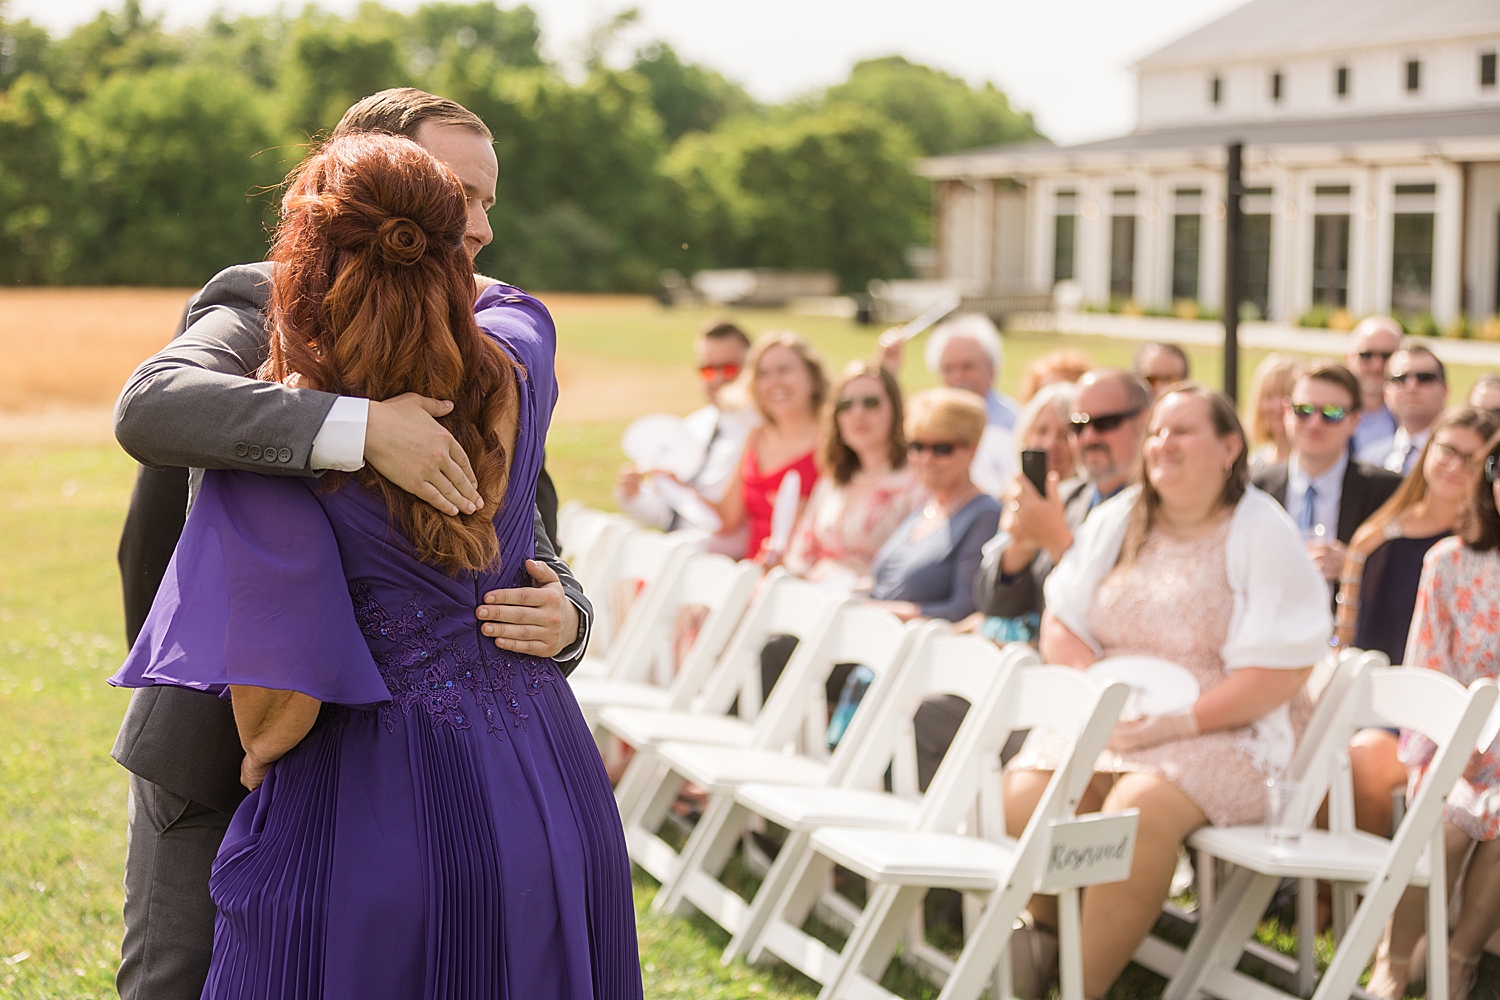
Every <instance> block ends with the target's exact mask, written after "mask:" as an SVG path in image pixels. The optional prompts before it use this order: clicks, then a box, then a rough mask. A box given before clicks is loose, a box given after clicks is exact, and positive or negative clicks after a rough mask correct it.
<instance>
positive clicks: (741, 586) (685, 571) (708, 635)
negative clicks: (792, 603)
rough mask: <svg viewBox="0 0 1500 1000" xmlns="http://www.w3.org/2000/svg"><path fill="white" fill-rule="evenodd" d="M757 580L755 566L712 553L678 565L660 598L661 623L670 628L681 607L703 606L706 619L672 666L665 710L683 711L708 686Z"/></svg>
mask: <svg viewBox="0 0 1500 1000" xmlns="http://www.w3.org/2000/svg"><path fill="white" fill-rule="evenodd" d="M759 579H760V567H759V566H757V565H756V564H755V563H752V562H747V561H741V562H735V561H734V560H733V559H730V558H729V557H728V556H721V555H716V554H714V553H712V552H695V553H693V554H692V555H690V556H688V558H687V560H686V561H685V562H684V563H683V564H682V568H681V569H680V571H679V572H678V573H677V574H676V579H675V580H674V581H673V586H672V587H671V589H670V591H669V592H668V593H666V594H665V595H664V596H663V600H664V601H666V602H667V613H666V614H665V615H663V616H662V619H663V621H664V622H665V623H666V624H667V626H668V627H670V626H671V625H672V624H673V623H674V622H675V621H676V616H677V612H678V611H679V610H680V609H682V608H684V607H705V608H707V609H708V615H707V617H705V618H704V619H703V624H702V625H701V626H700V627H699V629H698V637H697V638H696V639H694V640H693V645H692V648H690V649H689V650H688V652H687V655H686V656H684V657H683V659H682V662H681V663H680V664H678V668H677V676H675V677H674V678H673V679H672V684H671V688H670V691H671V695H670V697H669V699H668V704H667V707H668V708H669V709H672V710H679V711H680V710H683V709H686V708H687V707H688V706H689V705H690V704H691V703H692V700H693V698H694V697H695V696H696V695H697V694H698V693H699V692H700V691H701V690H702V689H703V686H704V684H706V683H707V682H708V679H709V677H710V676H711V675H712V674H713V671H714V666H715V665H716V664H717V663H718V662H719V660H720V658H721V657H723V656H724V653H725V649H726V647H727V646H728V645H729V642H730V639H731V638H732V637H733V636H734V632H735V628H736V627H737V626H738V625H739V624H740V621H741V620H742V619H743V618H744V616H745V608H746V607H748V606H749V604H750V598H751V597H752V596H753V595H754V593H755V584H756V582H757V581H758V580H759Z"/></svg>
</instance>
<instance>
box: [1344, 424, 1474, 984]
mask: <svg viewBox="0 0 1500 1000" xmlns="http://www.w3.org/2000/svg"><path fill="white" fill-rule="evenodd" d="M1469 461H1470V463H1471V464H1472V467H1473V468H1474V469H1475V470H1476V471H1479V470H1481V469H1482V470H1483V471H1482V474H1481V475H1480V476H1479V480H1478V483H1477V485H1476V489H1475V491H1474V493H1473V495H1472V498H1471V500H1470V502H1469V505H1468V509H1467V510H1466V511H1465V513H1464V515H1463V517H1462V518H1461V520H1460V521H1459V526H1458V534H1457V535H1455V536H1452V537H1450V538H1445V539H1443V540H1442V541H1441V542H1438V543H1437V544H1436V545H1434V546H1433V547H1432V548H1431V549H1429V550H1428V552H1427V555H1426V557H1425V558H1424V559H1423V560H1422V582H1421V583H1420V584H1418V588H1417V606H1416V610H1415V612H1413V614H1412V621H1411V633H1410V634H1409V635H1408V637H1407V640H1406V659H1405V665H1406V666H1408V667H1420V668H1425V669H1427V670H1438V671H1441V672H1443V673H1445V674H1447V675H1448V676H1449V677H1452V678H1453V679H1454V680H1456V681H1458V682H1459V683H1460V684H1465V685H1467V684H1470V683H1472V682H1474V681H1476V680H1478V679H1480V678H1481V677H1490V678H1497V679H1500V438H1493V439H1491V440H1490V442H1489V444H1488V446H1487V447H1486V448H1485V449H1483V450H1482V451H1480V452H1477V453H1475V454H1474V455H1472V456H1470V458H1469ZM1436 749H1437V748H1436V747H1435V746H1433V744H1432V742H1431V741H1430V740H1428V739H1427V738H1426V737H1425V736H1422V735H1421V734H1420V733H1415V732H1412V731H1410V730H1402V733H1401V760H1402V762H1403V763H1405V764H1406V766H1407V769H1408V771H1409V772H1410V774H1411V786H1412V791H1413V793H1414V792H1415V790H1416V786H1417V785H1419V784H1420V783H1421V782H1422V778H1423V774H1424V773H1425V771H1426V769H1427V766H1428V765H1429V764H1431V763H1432V758H1433V754H1434V753H1435V752H1436ZM1443 835H1444V839H1445V840H1446V841H1447V846H1448V851H1447V854H1448V857H1447V865H1448V869H1447V870H1448V891H1449V894H1450V895H1451V894H1452V891H1453V888H1454V885H1455V882H1456V880H1457V878H1458V876H1459V874H1460V872H1462V874H1463V880H1464V885H1463V904H1462V908H1461V909H1460V911H1459V916H1458V922H1457V923H1456V924H1455V925H1454V927H1453V935H1452V937H1450V938H1449V939H1448V996H1449V997H1450V1000H1465V998H1466V997H1467V996H1468V995H1469V992H1470V990H1472V989H1473V988H1474V980H1475V977H1476V976H1477V974H1478V971H1479V960H1480V958H1481V957H1482V956H1483V954H1484V947H1485V943H1486V942H1487V941H1489V939H1490V938H1491V936H1492V935H1494V933H1495V932H1496V931H1500V739H1497V740H1496V741H1495V742H1494V743H1492V744H1490V746H1489V748H1488V749H1487V750H1485V751H1483V752H1482V753H1480V752H1476V753H1475V754H1474V757H1473V759H1472V760H1471V761H1470V762H1469V766H1468V767H1467V768H1465V769H1464V773H1463V775H1462V777H1460V778H1459V779H1458V781H1456V782H1454V784H1453V790H1452V791H1451V792H1449V793H1448V802H1447V804H1446V805H1445V806H1444V807H1443ZM1471 850H1472V851H1473V856H1472V857H1470V858H1469V864H1468V867H1467V868H1466V869H1465V868H1463V861H1464V857H1465V856H1466V855H1468V854H1469V852H1470V851H1471ZM1425 899H1426V892H1425V891H1423V890H1420V889H1412V890H1408V891H1407V893H1406V895H1405V896H1404V897H1403V898H1402V900H1401V903H1400V905H1399V906H1398V907H1397V908H1396V912H1395V914H1394V915H1393V916H1392V917H1391V925H1390V927H1389V928H1388V929H1387V931H1386V940H1385V941H1384V942H1382V943H1381V947H1380V953H1379V955H1378V956H1377V958H1376V963H1375V970H1374V972H1373V973H1372V974H1371V976H1370V986H1369V990H1370V992H1371V993H1373V994H1375V995H1376V996H1378V997H1383V998H1389V1000H1396V998H1399V997H1401V996H1402V995H1403V994H1404V993H1405V992H1406V981H1407V972H1408V970H1409V967H1410V965H1411V961H1412V959H1411V954H1412V949H1413V947H1414V946H1415V945H1416V943H1417V939H1418V937H1419V936H1420V935H1421V933H1422V914H1423V908H1424V903H1425Z"/></svg>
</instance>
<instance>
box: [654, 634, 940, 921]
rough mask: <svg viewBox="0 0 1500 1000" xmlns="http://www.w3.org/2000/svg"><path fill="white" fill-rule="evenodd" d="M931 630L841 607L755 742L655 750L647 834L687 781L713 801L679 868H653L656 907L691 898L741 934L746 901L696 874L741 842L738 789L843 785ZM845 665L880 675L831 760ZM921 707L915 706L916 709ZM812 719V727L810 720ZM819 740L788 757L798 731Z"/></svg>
mask: <svg viewBox="0 0 1500 1000" xmlns="http://www.w3.org/2000/svg"><path fill="white" fill-rule="evenodd" d="M925 634H926V632H925V631H924V630H923V629H922V628H921V627H916V626H914V627H908V626H906V625H904V624H903V623H902V622H901V620H900V619H898V618H896V617H895V616H894V615H892V614H890V613H889V612H886V611H878V610H876V609H874V608H871V607H864V606H860V605H857V604H850V605H846V606H845V607H843V608H842V609H840V611H839V613H838V615H837V616H836V617H835V618H834V620H833V625H832V627H830V628H829V629H828V630H827V631H826V632H825V633H823V634H822V635H821V636H818V637H817V638H816V640H814V641H810V642H808V643H807V644H806V645H804V646H801V647H799V648H798V650H797V653H796V654H795V655H793V657H792V659H791V661H790V662H788V664H787V666H786V671H785V673H784V674H783V675H782V678H781V680H779V681H777V683H776V687H775V689H774V690H773V691H772V693H771V696H770V698H769V699H767V701H766V705H765V709H764V710H763V711H762V712H761V714H760V715H759V716H758V717H757V718H756V722H755V729H756V732H755V736H754V738H753V740H752V741H751V744H750V745H749V746H747V747H737V746H714V745H706V744H701V743H677V742H670V743H663V744H661V745H660V746H658V747H657V748H656V755H657V757H658V759H659V760H660V761H661V765H660V767H659V768H658V770H657V774H656V777H655V779H654V782H655V787H654V788H652V789H649V790H648V791H647V792H646V800H647V801H650V802H652V803H654V808H653V807H647V808H646V809H645V810H642V811H641V812H640V813H639V814H638V816H637V817H636V821H637V822H639V823H640V825H641V826H642V827H643V828H644V829H645V830H652V829H655V827H656V826H658V825H660V823H661V821H662V819H664V818H665V817H664V815H662V813H664V811H665V809H666V807H667V806H668V805H670V803H671V801H672V800H673V799H675V798H676V796H677V790H678V789H679V788H680V787H681V785H682V784H683V783H684V782H690V783H692V784H693V785H696V786H697V787H699V788H701V789H703V790H704V791H705V792H706V793H707V796H708V801H707V803H706V805H705V807H704V810H703V817H702V819H701V820H699V822H698V824H697V826H695V827H694V828H693V832H692V834H691V835H690V836H689V837H688V840H687V843H686V844H685V845H683V848H682V852H681V854H680V855H679V856H678V857H677V859H676V862H675V864H674V865H673V866H671V867H669V868H668V869H667V870H666V871H664V872H660V873H659V872H652V874H653V875H657V877H659V878H661V879H662V888H661V891H660V892H658V893H657V895H656V902H655V907H656V908H657V909H658V910H664V911H667V912H672V911H675V910H677V909H678V908H679V907H680V906H681V904H682V902H683V900H684V899H685V898H686V899H688V900H690V901H691V902H692V904H693V905H694V906H696V907H698V909H700V910H701V911H703V912H704V913H706V914H708V915H709V916H710V917H712V918H713V919H715V920H716V921H717V922H718V923H719V924H720V926H723V927H724V928H726V929H727V930H729V931H731V932H733V931H734V930H736V929H737V927H738V924H739V921H740V918H741V917H742V916H743V914H744V911H745V906H744V902H743V901H742V900H741V899H740V898H739V896H737V895H735V894H734V893H733V892H730V891H729V890H728V889H725V888H724V887H723V886H721V885H719V883H718V882H717V881H714V880H713V879H708V878H705V879H701V880H695V879H692V878H691V875H692V874H701V873H702V871H703V869H704V868H707V869H708V870H710V871H713V872H715V873H717V872H718V871H719V870H720V869H721V868H722V867H723V865H724V863H725V861H726V860H727V859H728V857H729V853H730V851H731V850H732V848H733V847H734V844H735V843H736V842H737V841H738V840H739V839H740V835H741V833H742V831H743V829H744V826H745V821H746V820H747V819H748V818H749V813H748V812H747V811H746V810H745V809H744V808H743V807H741V806H737V805H736V804H735V799H734V792H735V789H736V788H738V787H739V786H740V785H743V784H746V783H748V782H769V783H773V784H784V785H802V786H807V787H810V788H817V789H819V790H827V789H830V788H832V787H834V786H836V785H838V784H839V783H840V781H841V779H842V777H843V775H844V772H845V771H846V770H847V769H848V767H849V764H850V762H851V761H852V759H853V758H854V757H855V756H856V753H857V751H858V749H859V748H860V747H861V746H862V745H863V743H864V742H865V739H866V732H865V730H866V729H868V728H869V727H868V726H866V725H864V724H863V723H865V722H866V721H867V720H869V719H871V718H872V717H873V716H875V715H876V714H878V713H880V712H881V711H882V710H883V709H884V707H885V702H886V700H887V699H888V697H890V695H891V694H892V693H895V692H898V691H902V692H903V693H904V691H906V690H910V689H911V685H909V684H907V683H905V675H906V674H907V673H908V672H909V670H908V668H909V666H910V663H909V655H908V654H909V651H910V649H911V648H912V646H913V645H914V641H915V640H916V639H917V638H918V636H920V635H925ZM840 663H857V664H860V665H861V666H863V667H865V668H866V669H868V670H869V671H870V672H871V673H872V674H873V678H872V679H871V681H870V685H869V687H868V688H867V689H866V690H865V693H864V696H863V699H862V700H861V701H860V703H859V707H858V710H857V711H855V713H854V717H853V719H852V720H851V721H850V724H849V727H848V728H847V729H846V730H845V731H844V734H843V738H842V739H841V740H840V742H839V745H838V748H837V749H836V750H835V751H834V752H833V754H832V756H831V757H830V756H829V755H828V754H827V752H826V750H824V748H823V745H822V741H823V738H824V730H825V728H826V725H827V719H826V713H825V711H824V699H823V698H820V697H818V694H819V692H821V691H823V689H824V685H825V684H826V683H827V680H828V677H829V675H830V674H831V673H832V672H833V670H834V668H835V666H837V665H838V664H840ZM913 710H914V709H913ZM809 721H810V722H811V723H812V725H811V726H808V725H807V723H808V722H809ZM811 729H815V730H816V733H815V734H812V735H811V736H810V739H811V740H816V741H817V742H816V744H814V745H812V746H809V747H807V748H806V749H807V750H808V751H811V752H810V753H787V752H785V748H786V747H787V746H788V745H789V744H791V743H793V742H794V740H795V739H796V737H797V734H798V733H799V731H800V732H803V733H809V730H811Z"/></svg>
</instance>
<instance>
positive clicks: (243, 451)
mask: <svg viewBox="0 0 1500 1000" xmlns="http://www.w3.org/2000/svg"><path fill="white" fill-rule="evenodd" d="M234 453H235V454H236V455H238V456H240V458H244V457H245V456H246V455H248V454H250V447H249V446H248V445H247V444H245V442H243V441H241V442H240V443H239V444H237V445H235V446H234Z"/></svg>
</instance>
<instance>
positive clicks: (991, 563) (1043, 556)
mask: <svg viewBox="0 0 1500 1000" xmlns="http://www.w3.org/2000/svg"><path fill="white" fill-rule="evenodd" d="M1093 497H1094V484H1093V483H1090V482H1087V481H1085V482H1081V483H1078V484H1077V485H1076V486H1073V487H1072V488H1071V489H1066V490H1065V492H1064V493H1063V497H1062V501H1063V519H1064V520H1066V521H1067V523H1068V529H1069V530H1070V531H1072V532H1073V533H1074V534H1075V535H1076V534H1077V533H1078V529H1079V527H1080V526H1081V525H1082V524H1083V520H1084V518H1086V517H1088V516H1089V511H1090V510H1091V509H1092V501H1093ZM1004 554H1005V549H1004V547H1003V546H996V547H995V548H993V549H991V550H990V551H989V553H988V554H987V555H986V556H985V557H984V562H982V563H980V566H979V575H978V576H977V577H976V578H975V580H974V605H975V607H977V608H978V609H979V610H980V611H982V612H984V613H985V614H986V615H990V616H993V617H999V618H1020V617H1021V616H1023V615H1026V614H1029V613H1031V612H1036V613H1037V614H1041V613H1042V611H1043V610H1044V609H1045V607H1046V603H1047V602H1046V599H1045V598H1044V597H1043V596H1042V585H1043V584H1044V583H1046V582H1047V576H1048V574H1050V573H1051V572H1052V570H1053V568H1054V563H1053V562H1052V556H1051V555H1049V554H1048V553H1047V551H1046V550H1045V549H1043V550H1042V551H1040V552H1038V553H1037V554H1036V558H1034V559H1032V560H1031V565H1030V566H1027V567H1026V568H1025V569H1023V570H1021V572H1019V573H1017V574H1016V575H1015V576H1012V577H1007V576H1005V575H1004V574H1003V573H1002V572H1001V569H1000V557H1001V556H1003V555H1004Z"/></svg>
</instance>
